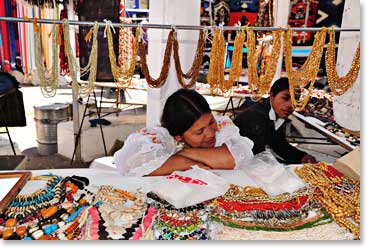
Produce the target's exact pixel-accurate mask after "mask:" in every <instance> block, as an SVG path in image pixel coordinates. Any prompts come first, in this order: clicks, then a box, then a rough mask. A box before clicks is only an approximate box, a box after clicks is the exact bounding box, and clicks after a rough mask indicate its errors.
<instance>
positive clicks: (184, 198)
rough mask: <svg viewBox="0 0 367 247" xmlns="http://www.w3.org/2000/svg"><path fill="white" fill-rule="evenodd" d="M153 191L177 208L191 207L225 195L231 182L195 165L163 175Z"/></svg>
mask: <svg viewBox="0 0 367 247" xmlns="http://www.w3.org/2000/svg"><path fill="white" fill-rule="evenodd" d="M153 188H154V189H152V192H153V193H155V194H156V195H158V196H159V197H161V198H162V199H164V200H166V201H167V202H169V203H170V204H172V205H173V206H175V207H176V208H184V207H189V206H192V205H195V204H198V203H201V202H204V201H207V200H210V199H213V198H216V197H218V196H221V195H223V194H224V193H226V191H227V190H228V188H229V183H228V182H227V181H226V180H225V179H223V178H221V177H219V176H217V175H215V174H213V173H212V172H210V171H207V170H204V169H201V168H199V167H198V166H193V168H192V169H190V170H188V171H176V172H173V173H172V174H171V175H169V176H166V177H163V180H161V181H159V182H157V184H155V185H154V186H153Z"/></svg>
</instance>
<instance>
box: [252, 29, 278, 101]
mask: <svg viewBox="0 0 367 247" xmlns="http://www.w3.org/2000/svg"><path fill="white" fill-rule="evenodd" d="M281 34H282V31H281V30H278V31H273V34H272V37H273V44H272V48H271V55H270V58H269V59H268V60H267V61H266V62H265V65H264V66H262V67H263V71H265V73H264V74H260V76H258V73H257V60H258V56H256V53H257V52H256V36H255V32H254V31H253V29H251V28H249V29H248V30H247V42H246V46H247V48H248V56H247V67H248V82H249V89H250V90H251V91H252V92H253V99H254V100H255V101H256V100H259V99H261V98H262V96H263V95H264V94H265V93H268V91H269V89H270V86H271V83H272V80H273V78H274V75H275V71H276V68H277V64H278V60H279V54H280V48H281Z"/></svg>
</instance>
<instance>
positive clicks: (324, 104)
mask: <svg viewBox="0 0 367 247" xmlns="http://www.w3.org/2000/svg"><path fill="white" fill-rule="evenodd" d="M300 113H301V114H302V115H304V116H309V117H314V118H317V119H319V120H321V121H322V122H330V121H334V111H333V101H332V100H330V98H329V99H328V98H327V97H315V96H314V93H312V97H311V98H310V101H309V102H308V104H307V105H306V106H305V108H304V109H303V110H302V111H300Z"/></svg>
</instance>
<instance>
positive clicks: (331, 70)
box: [325, 30, 360, 96]
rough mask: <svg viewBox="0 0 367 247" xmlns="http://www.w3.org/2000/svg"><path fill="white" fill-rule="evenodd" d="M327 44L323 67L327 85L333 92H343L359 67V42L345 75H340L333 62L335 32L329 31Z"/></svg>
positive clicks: (352, 82) (355, 76) (336, 93)
mask: <svg viewBox="0 0 367 247" xmlns="http://www.w3.org/2000/svg"><path fill="white" fill-rule="evenodd" d="M329 37H330V39H329V44H328V47H327V51H326V58H325V67H326V73H327V78H328V82H329V86H330V89H331V91H332V92H333V94H335V95H339V96H340V95H342V94H344V93H345V92H346V91H347V90H348V89H349V88H350V87H351V86H352V85H353V84H354V82H355V81H356V80H357V78H358V74H359V67H360V42H358V47H357V49H356V53H355V55H354V58H353V61H352V63H351V65H350V69H349V71H348V72H347V74H346V75H344V76H342V77H340V76H339V75H338V73H337V71H336V64H335V47H336V45H335V32H334V30H331V31H329Z"/></svg>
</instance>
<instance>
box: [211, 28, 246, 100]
mask: <svg viewBox="0 0 367 247" xmlns="http://www.w3.org/2000/svg"><path fill="white" fill-rule="evenodd" d="M244 40H245V32H244V31H243V30H242V31H241V32H239V34H238V35H237V36H236V38H235V41H234V49H233V55H232V64H231V68H230V71H229V79H228V80H225V79H224V60H225V49H226V45H225V39H224V36H223V31H222V30H220V29H216V30H214V38H213V42H212V49H211V53H210V65H209V72H208V76H207V80H208V83H209V85H210V91H211V93H213V91H214V90H215V89H220V90H221V91H222V93H223V94H227V93H229V92H230V91H231V90H232V87H233V84H234V83H235V82H236V81H238V79H239V77H240V75H241V72H242V53H243V50H242V49H243V42H244Z"/></svg>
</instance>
